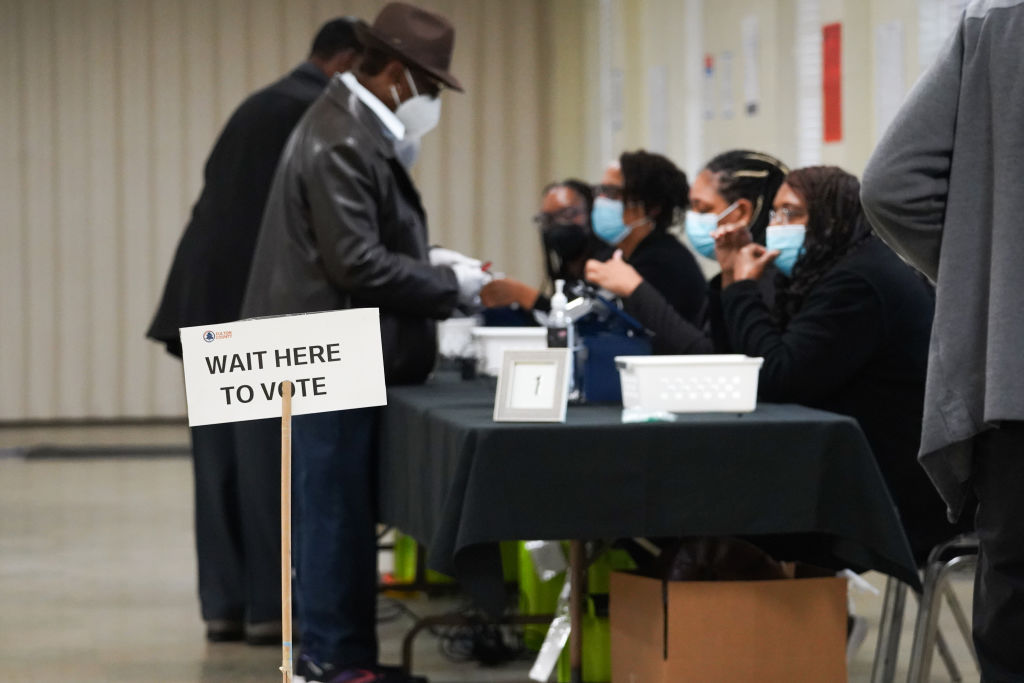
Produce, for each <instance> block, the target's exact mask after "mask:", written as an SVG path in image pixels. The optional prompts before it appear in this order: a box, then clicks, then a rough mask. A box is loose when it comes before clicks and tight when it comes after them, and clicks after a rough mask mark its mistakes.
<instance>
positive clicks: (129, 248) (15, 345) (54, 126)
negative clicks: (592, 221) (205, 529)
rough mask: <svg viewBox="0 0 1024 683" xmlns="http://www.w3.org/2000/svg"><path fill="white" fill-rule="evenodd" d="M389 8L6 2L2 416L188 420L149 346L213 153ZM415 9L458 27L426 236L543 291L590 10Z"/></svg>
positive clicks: (571, 152)
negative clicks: (237, 123) (324, 32)
mask: <svg viewBox="0 0 1024 683" xmlns="http://www.w3.org/2000/svg"><path fill="white" fill-rule="evenodd" d="M382 4H383V3H381V2H376V1H370V0H363V1H354V2H353V1H350V2H324V1H320V2H309V1H307V0H213V1H211V0H120V1H117V0H75V1H72V0H0V92H3V93H4V97H3V98H2V99H0V130H3V131H4V134H3V135H2V136H0V225H2V226H3V229H2V233H0V259H2V260H0V387H3V390H2V391H0V420H21V419H49V418H123V417H153V416H172V415H182V414H183V413H184V402H183V394H182V388H181V370H180V365H179V364H178V363H177V361H175V360H173V359H170V358H169V357H168V356H167V355H166V354H165V353H163V352H162V351H161V350H160V348H158V347H157V346H156V345H155V344H152V343H150V342H147V341H146V340H144V339H143V334H144V332H145V330H146V327H147V326H148V324H149V321H150V317H151V316H152V314H153V311H154V308H155V306H156V303H157V300H158V298H159V295H160V292H161V289H162V286H163V282H164V278H165V277H166V273H167V270H168V267H169V264H170V261H171V257H172V255H173V252H174V249H175V246H176V244H177V241H178V239H179V237H180V234H181V231H182V228H183V226H184V225H185V223H186V221H187V219H188V215H189V211H190V208H191V205H192V202H193V201H194V199H195V197H196V196H197V194H198V191H199V188H200V182H201V171H202V166H203V162H204V160H205V158H206V155H207V154H208V152H209V150H210V147H211V145H212V143H213V141H214V139H215V137H216V135H217V133H218V131H219V130H220V128H221V126H222V125H223V123H224V121H225V120H226V118H227V117H228V115H229V114H230V113H231V111H232V110H233V109H234V108H235V107H236V106H237V104H238V103H239V102H240V101H241V99H242V98H243V97H244V96H245V95H246V94H247V93H249V92H251V91H253V90H254V89H257V88H259V87H261V86H263V85H265V84H267V83H269V82H270V81H272V80H274V79H276V78H277V77H278V76H279V75H280V74H282V73H284V72H285V71H286V70H288V69H290V68H291V67H292V66H294V65H295V64H297V63H298V62H300V61H301V60H302V59H303V58H304V57H305V55H306V52H307V50H308V48H309V43H310V41H311V38H312V36H313V34H314V32H315V30H316V28H317V27H318V26H319V25H320V24H321V23H322V22H323V21H324V20H325V19H328V18H331V17H333V16H337V15H339V14H342V13H351V14H356V15H358V16H362V17H369V18H372V17H373V16H374V15H375V14H376V12H377V10H378V9H379V7H380V6H381V5H382ZM424 4H425V5H428V6H430V7H433V8H435V9H437V10H438V11H440V12H442V13H444V14H445V15H447V16H449V17H450V18H451V19H452V21H453V22H454V23H455V25H456V28H457V41H456V51H455V60H454V65H453V71H454V72H455V73H456V74H457V75H458V76H459V77H460V78H461V79H462V81H463V83H464V84H465V85H466V90H467V94H466V95H457V94H450V95H446V96H445V100H444V109H445V111H444V116H443V118H442V125H441V126H440V128H439V130H438V131H436V132H434V133H432V134H431V135H430V136H428V137H427V139H426V142H425V145H424V149H423V154H422V157H421V160H420V161H419V163H418V164H417V167H416V170H415V177H416V180H417V183H418V185H419V187H420V189H421V191H422V194H423V199H424V202H425V204H426V206H427V209H428V212H429V215H430V227H431V233H432V238H433V240H434V241H436V242H439V243H444V244H446V245H450V246H452V247H454V248H457V249H461V250H465V251H468V252H470V253H474V254H479V255H481V256H482V257H485V258H489V259H492V260H494V262H495V264H496V265H497V266H498V267H500V268H502V269H503V270H505V271H507V272H510V273H517V274H520V275H521V276H522V277H523V278H524V279H526V280H528V281H539V280H540V264H539V248H538V247H537V246H536V241H537V240H536V237H535V235H534V233H533V232H532V230H530V225H531V224H530V216H531V215H532V214H533V212H534V211H535V210H536V203H537V194H538V191H539V188H540V187H541V185H542V184H543V183H544V182H545V181H546V180H547V179H548V178H549V177H551V175H552V173H559V174H561V173H579V172H580V168H581V165H582V161H581V159H582V156H583V154H584V152H583V145H582V144H581V141H582V138H583V133H582V131H581V130H580V131H579V132H575V133H574V132H573V130H574V129H575V126H574V122H575V121H578V120H579V118H580V113H579V112H580V108H581V100H582V97H581V95H580V93H579V89H580V88H581V87H582V86H581V85H580V83H581V82H582V79H581V78H580V77H579V68H580V67H579V65H580V64H581V63H582V58H581V55H580V53H581V49H582V48H581V46H582V44H583V43H582V34H583V30H584V27H583V25H582V24H580V23H579V22H578V21H574V20H573V19H574V18H575V17H576V16H579V15H581V14H582V11H581V9H580V8H581V7H582V6H583V4H584V3H583V2H582V0H560V1H559V2H558V3H546V2H543V1H542V0H519V1H517V2H505V1H503V0H462V1H459V0H436V1H434V2H425V3H424ZM555 24H557V25H558V26H560V28H559V29H558V31H557V32H555V31H554V30H553V29H552V28H551V27H552V25H555ZM552 121H553V122H554V125H551V124H549V122H552ZM560 128H564V129H568V130H569V131H570V132H569V133H567V134H562V133H558V132H557V131H558V129H560ZM524 230H525V231H526V235H527V237H526V238H525V239H521V236H522V234H523V231H524Z"/></svg>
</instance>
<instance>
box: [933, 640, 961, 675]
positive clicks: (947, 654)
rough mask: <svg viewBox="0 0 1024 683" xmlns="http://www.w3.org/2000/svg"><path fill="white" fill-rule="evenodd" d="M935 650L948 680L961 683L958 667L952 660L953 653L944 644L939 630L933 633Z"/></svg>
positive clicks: (944, 641)
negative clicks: (947, 674) (947, 675)
mask: <svg viewBox="0 0 1024 683" xmlns="http://www.w3.org/2000/svg"><path fill="white" fill-rule="evenodd" d="M935 649H936V650H938V651H939V657H941V658H942V663H943V664H945V665H946V672H947V673H949V680H951V681H953V683H962V681H963V680H964V677H963V676H961V675H960V667H958V666H957V665H956V660H955V659H953V652H952V651H951V650H950V649H949V645H948V644H947V643H946V637H945V636H943V635H942V631H939V630H936V631H935Z"/></svg>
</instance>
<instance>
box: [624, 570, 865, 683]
mask: <svg viewBox="0 0 1024 683" xmlns="http://www.w3.org/2000/svg"><path fill="white" fill-rule="evenodd" d="M610 600H611V604H610V619H611V650H612V681H613V683H681V682H684V681H699V682H700V683H716V682H719V681H721V682H722V683H744V682H746V681H757V682H758V683H773V682H776V681H777V682H779V683H800V682H801V681H807V682H808V683H842V682H844V681H846V579H840V578H832V577H829V578H820V579H790V580H778V581H670V582H663V581H660V580H658V579H649V578H645V577H641V576H636V575H633V574H626V573H620V572H616V573H614V574H612V577H611V597H610Z"/></svg>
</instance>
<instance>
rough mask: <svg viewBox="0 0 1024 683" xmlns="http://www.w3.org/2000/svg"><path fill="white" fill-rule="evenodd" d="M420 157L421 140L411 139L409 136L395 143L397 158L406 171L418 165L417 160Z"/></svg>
mask: <svg viewBox="0 0 1024 683" xmlns="http://www.w3.org/2000/svg"><path fill="white" fill-rule="evenodd" d="M419 155H420V139H419V138H411V137H409V135H408V134H406V136H405V137H404V138H403V139H401V140H398V141H396V142H395V157H397V158H398V161H399V162H400V163H401V164H402V166H405V169H406V170H409V169H411V168H412V165H413V164H415V163H416V159H417V158H419Z"/></svg>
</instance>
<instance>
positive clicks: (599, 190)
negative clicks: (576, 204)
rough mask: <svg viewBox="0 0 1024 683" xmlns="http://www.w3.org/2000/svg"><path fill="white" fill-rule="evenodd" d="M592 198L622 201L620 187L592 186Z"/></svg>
mask: <svg viewBox="0 0 1024 683" xmlns="http://www.w3.org/2000/svg"><path fill="white" fill-rule="evenodd" d="M594 196H596V197H607V198H608V199H622V185H594Z"/></svg>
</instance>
